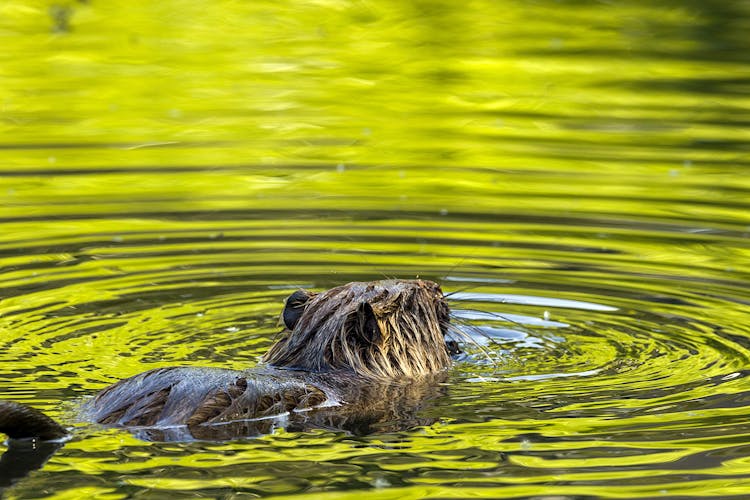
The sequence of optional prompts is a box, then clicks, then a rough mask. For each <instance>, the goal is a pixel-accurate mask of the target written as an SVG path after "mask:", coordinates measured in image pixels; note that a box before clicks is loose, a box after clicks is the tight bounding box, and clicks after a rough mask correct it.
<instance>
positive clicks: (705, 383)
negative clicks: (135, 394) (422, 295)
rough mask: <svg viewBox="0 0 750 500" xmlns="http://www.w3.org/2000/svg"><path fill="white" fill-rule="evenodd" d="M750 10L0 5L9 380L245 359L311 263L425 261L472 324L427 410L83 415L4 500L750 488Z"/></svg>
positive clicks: (340, 267)
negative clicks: (230, 426)
mask: <svg viewBox="0 0 750 500" xmlns="http://www.w3.org/2000/svg"><path fill="white" fill-rule="evenodd" d="M749 14H750V4H749V3H748V2H746V1H741V0H734V1H722V2H718V1H701V2H697V1H681V2H673V1H667V0H661V1H658V2H650V5H649V6H644V5H641V4H639V3H637V2H599V3H593V2H592V3H583V2H573V1H551V0H542V1H536V2H531V1H528V2H489V1H488V2H483V1H479V2H471V3H469V4H466V3H463V4H461V3H455V2H412V3H403V2H387V1H384V2H365V1H360V2H337V1H331V2H309V3H302V4H300V3H298V2H295V3H291V2H289V3H286V2H231V1H225V2H212V3H211V4H206V3H198V2H186V1H183V2H176V1H165V2H158V3H155V4H153V5H151V4H149V3H145V2H144V3H143V5H141V4H137V3H136V4H133V3H132V2H127V3H126V2H117V1H113V2H108V3H102V2H98V1H95V0H92V1H91V2H83V1H82V2H64V1H60V2H57V3H55V4H52V3H48V2H42V1H34V2H18V1H13V0H11V1H9V2H5V3H3V5H1V6H0V38H2V44H3V47H4V50H3V51H2V54H0V381H1V383H0V399H12V400H17V401H23V402H26V403H29V404H32V405H33V406H35V407H38V408H41V409H44V410H45V411H46V412H48V413H49V414H50V415H52V416H53V417H55V418H57V419H59V420H61V421H64V422H66V423H70V424H73V423H74V422H75V420H74V418H73V412H74V408H75V404H76V402H80V401H81V400H82V399H85V398H86V397H88V396H90V395H92V394H94V393H96V391H98V390H100V389H101V388H103V387H104V386H106V385H107V384H109V383H111V382H113V381H115V380H119V379H120V378H122V377H125V376H128V375H132V374H135V373H138V372H141V371H143V370H146V369H149V368H154V367H159V366H170V365H175V364H179V365H191V366H206V365H210V366H224V367H228V368H235V369H244V368H246V367H250V366H254V365H255V364H257V362H258V358H259V356H260V355H261V354H262V353H263V352H264V351H265V350H266V349H267V348H268V346H269V345H270V343H271V342H272V341H273V338H274V336H275V334H276V333H277V332H278V331H279V327H278V323H277V321H278V314H279V312H280V308H281V304H282V301H283V299H284V297H285V296H286V295H288V294H289V293H291V291H292V290H294V289H296V288H297V287H299V286H304V287H310V288H314V289H323V288H326V287H330V286H334V285H337V284H341V283H345V282H348V281H352V280H371V279H379V278H381V277H384V276H388V277H390V276H398V277H403V278H409V277H414V276H420V277H423V278H428V279H433V280H436V281H439V282H440V283H441V284H442V285H443V288H444V290H445V291H446V292H450V293H453V295H452V296H451V306H452V308H453V311H454V321H455V323H456V324H457V325H459V326H460V327H461V328H463V329H464V331H466V332H467V334H469V335H470V336H471V337H472V338H473V339H474V341H475V342H474V344H468V343H467V344H465V345H464V347H465V349H466V351H467V352H466V353H465V354H464V355H463V356H462V357H461V358H460V359H459V360H458V361H457V362H456V364H455V366H454V368H453V369H452V370H451V373H450V378H449V380H450V383H449V385H448V386H447V388H446V392H445V394H443V395H442V396H441V397H440V398H438V399H436V400H435V401H433V402H432V403H431V404H429V405H426V407H425V408H424V409H423V410H422V412H421V415H422V416H423V417H424V419H425V420H427V421H430V422H431V423H430V424H428V425H423V426H419V427H417V428H411V429H407V430H403V431H392V432H383V433H377V434H372V435H368V436H359V437H357V436H352V435H349V434H346V433H343V432H337V431H330V430H319V431H312V432H305V433H294V432H285V431H278V432H277V433H274V434H273V435H269V436H265V437H262V438H258V439H248V440H239V441H233V442H220V443H211V442H208V443H206V442H193V443H167V444H165V443H150V442H145V441H141V440H138V439H136V438H135V437H133V436H132V435H130V434H128V433H126V432H122V431H116V430H104V429H101V428H96V427H91V426H87V425H84V424H80V423H76V424H75V425H76V431H75V437H74V439H73V440H72V441H70V442H68V443H67V444H66V445H65V446H64V447H63V448H62V449H60V450H59V451H58V452H57V453H56V454H55V455H54V456H53V457H52V458H51V459H50V460H49V462H47V464H46V465H45V466H44V467H43V468H42V469H41V470H39V471H37V472H35V473H33V474H32V475H31V476H29V477H27V478H25V479H23V480H21V481H20V482H19V483H18V484H17V485H15V486H14V487H13V488H12V489H9V490H7V491H6V495H7V497H8V498H60V499H63V498H82V497H90V498H107V499H114V498H131V497H136V498H164V497H165V496H170V497H172V498H185V497H205V498H249V497H255V496H262V497H270V496H273V497H276V498H283V497H291V496H299V495H300V494H302V493H307V494H308V495H310V496H311V497H314V498H324V499H338V498H349V497H355V496H361V495H363V494H364V495H367V496H368V497H371V498H378V499H385V498H465V497H485V498H566V499H567V498H570V499H572V498H594V497H600V498H684V497H714V498H732V497H737V498H745V497H747V495H749V494H750V462H749V461H748V458H747V457H748V454H749V453H750V448H748V444H747V443H748V440H749V438H750V424H748V415H749V414H750V383H749V382H748V380H747V375H748V371H747V367H748V358H749V357H750V350H749V349H750V326H748V325H750V321H748V319H750V313H749V312H748V311H750V308H749V307H748V306H749V305H750V287H748V283H750V264H748V262H750V259H749V257H750V215H749V214H750V203H749V202H748V201H747V200H749V199H750V180H749V179H750V177H748V176H747V175H746V171H747V169H748V167H750V161H749V158H750V156H749V152H750V147H749V146H748V144H750V132H748V130H750V128H749V127H748V124H750V97H749V96H750V78H748V75H749V74H750V72H748V71H749V69H748V68H749V67H748V63H749V62H750V56H749V55H748V54H750V50H748V45H750V44H748V38H747V33H749V32H750V15H749ZM4 449H5V448H4V446H0V451H3V450H4Z"/></svg>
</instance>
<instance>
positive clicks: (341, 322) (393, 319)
mask: <svg viewBox="0 0 750 500" xmlns="http://www.w3.org/2000/svg"><path fill="white" fill-rule="evenodd" d="M282 320H283V323H284V326H285V330H284V331H283V333H282V335H281V338H280V339H279V340H278V341H277V342H276V343H275V344H274V345H272V346H271V348H270V349H269V351H268V352H267V353H266V354H265V356H264V357H263V360H264V363H263V364H262V365H260V366H259V367H257V368H254V369H252V370H247V371H236V370H227V369H211V368H188V367H173V368H159V369H155V370H150V371H147V372H144V373H141V374H139V375H135V376H133V377H130V378H127V379H124V380H121V381H120V382H117V383H115V384H113V385H111V386H109V387H107V388H105V389H104V390H103V391H102V392H100V393H99V394H98V395H97V396H95V397H94V398H93V399H92V400H90V401H89V402H88V403H86V404H85V405H84V408H83V415H84V417H85V418H86V419H88V420H91V421H94V422H97V423H100V424H104V425H108V426H119V427H126V428H130V429H134V430H135V432H137V433H138V434H139V435H140V436H141V437H143V438H146V439H154V440H185V439H229V438H233V437H242V436H251V435H257V434H263V433H267V432H269V431H270V430H272V429H273V427H275V426H279V425H283V426H285V427H287V428H291V429H303V428H308V427H327V428H339V429H346V430H350V431H352V432H355V433H358V434H359V433H367V432H370V431H372V430H373V427H375V428H377V427H378V425H380V428H381V429H389V428H391V427H389V426H390V425H391V424H392V423H394V422H400V423H401V424H405V425H417V424H421V423H426V422H424V421H422V420H420V419H419V418H418V417H416V416H415V415H416V410H417V409H418V408H419V407H420V404H421V402H422V401H424V400H425V399H426V398H430V397H433V396H435V395H437V394H438V393H439V382H440V381H441V380H442V379H443V377H444V374H445V369H446V368H447V367H448V366H449V365H450V363H451V351H452V349H454V347H453V346H454V345H455V344H453V343H448V342H446V339H445V336H446V334H447V331H448V328H449V308H448V304H447V302H446V300H445V297H444V295H443V292H442V290H441V289H440V286H439V285H437V284H436V283H434V282H431V281H426V280H387V281H377V282H354V283H349V284H347V285H343V286H339V287H336V288H332V289H330V290H328V291H325V292H322V293H312V292H309V291H306V290H298V291H296V292H294V293H293V294H292V295H291V296H289V298H287V300H286V304H285V307H284V310H283V312H282ZM19 408H20V409H22V410H24V411H19ZM26 410H27V409H26V408H25V407H21V406H19V405H17V404H13V403H3V402H0V432H3V433H6V434H8V435H9V436H10V437H13V438H17V437H40V436H41V437H44V436H45V435H47V436H52V437H57V436H56V435H58V434H60V432H59V431H60V428H59V426H58V425H57V424H56V423H54V422H53V421H51V420H49V419H46V417H44V416H43V415H42V414H41V413H38V412H30V411H26ZM53 427H54V428H53ZM45 433H46V434H45Z"/></svg>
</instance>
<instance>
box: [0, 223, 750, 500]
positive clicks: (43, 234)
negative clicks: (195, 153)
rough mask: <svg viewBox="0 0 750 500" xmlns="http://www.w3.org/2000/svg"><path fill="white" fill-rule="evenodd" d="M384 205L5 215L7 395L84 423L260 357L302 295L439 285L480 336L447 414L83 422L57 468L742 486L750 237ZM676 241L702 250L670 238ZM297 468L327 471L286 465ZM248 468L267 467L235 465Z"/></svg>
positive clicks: (224, 482) (260, 478) (416, 481)
mask: <svg viewBox="0 0 750 500" xmlns="http://www.w3.org/2000/svg"><path fill="white" fill-rule="evenodd" d="M373 215H374V214H373V213H372V212H369V213H367V214H366V216H365V215H362V216H358V215H357V214H356V213H354V214H351V215H350V216H349V217H345V218H341V217H339V218H336V217H329V218H327V219H324V220H323V219H321V220H318V221H315V222H314V223H313V222H311V221H309V220H294V219H293V218H291V217H290V218H279V219H265V220H256V219H253V218H252V217H248V218H247V220H237V219H235V218H231V219H229V218H227V219H221V217H220V214H217V216H213V217H211V218H210V220H191V219H185V220H183V218H181V217H179V216H178V215H177V214H175V215H173V216H171V217H169V218H163V217H162V218H159V219H146V218H141V219H119V220H118V219H87V220H85V222H84V221H76V220H74V219H71V220H66V221H64V222H63V223H62V227H63V230H61V223H60V222H58V221H55V222H50V223H37V224H36V225H35V228H34V232H33V234H31V233H29V234H27V233H24V232H23V231H22V228H23V227H24V226H23V224H22V223H20V222H8V223H5V224H4V226H5V228H6V229H7V231H5V232H4V233H3V236H2V238H1V239H0V249H1V251H2V252H3V255H4V257H3V261H2V264H3V273H2V281H1V282H0V286H1V287H2V297H3V299H2V303H1V304H0V305H1V306H2V319H3V324H2V325H3V326H2V336H1V337H0V338H1V339H2V349H0V362H1V364H0V366H1V367H2V368H0V372H1V373H2V378H3V380H4V381H5V383H4V386H3V392H2V397H4V398H8V399H16V400H26V401H29V402H31V403H33V404H35V405H36V406H40V407H43V408H47V409H48V410H49V411H50V412H51V413H52V414H53V415H55V416H58V417H59V418H71V414H70V413H60V409H61V408H63V407H70V404H71V402H75V401H77V400H78V401H80V399H81V398H85V397H87V396H89V395H91V394H93V393H95V392H96V391H97V390H99V389H101V388H102V387H104V386H105V385H106V384H108V383H111V382H112V381H114V380H118V379H120V378H122V377H124V376H128V375H131V374H134V373H137V372H140V371H143V370H146V369H149V368H152V367H157V366H167V365H173V364H192V365H198V366H205V365H214V366H225V367H232V368H238V369H242V368H246V367H251V366H254V365H255V364H256V363H257V360H258V357H259V356H260V355H261V354H262V353H263V352H264V350H265V349H266V348H267V347H268V345H269V344H270V343H271V342H272V340H273V337H274V335H275V333H276V332H277V331H279V326H278V314H279V311H280V308H281V304H282V302H283V299H284V298H285V297H286V296H287V295H288V294H289V293H291V291H293V290H294V289H296V288H298V287H308V288H314V289H321V288H326V287H329V286H332V285H335V284H339V283H343V282H347V281H352V280H370V279H378V278H380V277H387V276H400V277H414V276H417V275H418V276H420V277H424V278H429V279H434V280H437V281H439V282H441V283H442V285H443V288H444V291H445V292H446V294H447V296H448V298H449V301H450V304H451V308H452V321H453V324H454V327H453V329H452V331H451V335H452V337H454V338H455V339H456V340H458V341H459V342H460V343H461V345H462V348H463V350H464V353H463V354H461V355H460V356H459V357H458V358H457V359H456V362H455V367H454V368H453V369H452V371H451V378H450V383H449V386H448V387H447V391H446V393H445V395H444V396H443V397H442V398H441V399H440V400H438V401H434V402H433V403H431V404H430V405H429V406H427V407H426V408H425V409H424V410H423V413H424V414H425V415H429V416H432V417H434V422H435V423H434V424H433V425H432V426H430V427H429V428H422V429H418V430H416V431H405V432H403V433H395V434H388V435H374V436H371V437H365V438H358V439H352V438H350V437H348V436H346V435H345V434H341V433H336V432H324V431H321V432H318V433H308V434H303V435H294V436H287V435H284V434H279V435H275V436H269V437H267V438H262V439H259V440H257V441H252V442H247V443H236V444H221V445H218V444H214V445H211V444H207V445H201V446H200V447H196V446H195V445H190V444H185V445H179V444H178V445H162V444H149V443H143V442H140V441H137V440H130V439H127V440H126V441H125V442H122V440H123V439H124V436H123V435H122V432H113V431H102V430H97V429H91V428H88V427H84V428H82V430H81V431H80V432H83V433H84V435H85V436H86V437H85V438H83V439H82V440H80V441H77V442H76V443H74V444H71V445H68V446H66V447H65V448H64V449H63V450H61V451H60V452H59V453H58V455H56V456H55V458H53V459H52V460H53V463H56V464H58V465H57V468H58V469H59V468H60V467H61V466H62V465H63V464H66V465H65V466H64V467H62V470H60V471H59V472H54V471H55V470H56V468H55V467H54V466H50V467H48V470H47V469H45V470H46V472H45V474H47V475H48V476H45V477H49V480H50V481H52V480H56V479H53V478H54V477H57V476H58V475H62V476H63V477H67V478H68V480H71V481H74V482H75V483H76V484H77V485H78V486H76V488H85V487H86V486H85V485H86V484H90V485H91V484H92V483H90V481H91V480H92V479H93V478H88V473H87V472H86V470H89V469H90V466H87V465H85V464H92V463H95V464H96V466H95V467H94V469H91V470H95V471H96V472H95V474H96V475H97V476H102V475H103V476H104V477H108V478H113V477H114V475H116V474H120V473H121V472H118V471H122V470H127V471H128V472H127V475H128V476H127V477H128V478H127V479H126V480H125V484H128V485H129V486H128V488H135V489H136V490H138V489H143V488H147V489H148V488H156V489H159V490H165V489H166V490H175V491H182V490H185V491H189V490H192V489H193V488H199V489H201V490H205V491H212V490H211V488H217V489H216V491H217V492H221V491H227V489H228V488H229V489H232V488H236V487H238V486H237V485H238V484H242V485H244V486H242V488H246V489H247V490H248V491H252V492H255V493H258V494H264V492H265V493H266V494H268V493H269V492H270V491H271V490H273V491H276V490H275V488H278V491H279V492H287V493H290V494H291V493H293V492H295V491H309V490H311V489H312V490H314V489H315V488H317V486H315V485H316V484H319V483H320V484H322V483H325V484H336V483H337V482H338V481H343V482H349V481H354V482H363V481H364V482H365V483H367V484H375V485H377V484H380V485H384V486H386V485H387V486H388V488H389V491H390V489H391V488H395V489H394V490H393V492H398V491H401V490H399V488H410V487H424V488H428V490H429V489H431V488H439V489H441V490H445V491H449V492H450V495H455V496H461V495H463V494H468V492H469V491H472V492H474V494H478V495H480V496H490V497H492V496H502V495H506V496H512V495H522V494H526V493H528V491H531V490H530V488H531V489H534V488H546V487H549V488H552V489H554V490H555V491H559V492H560V493H562V494H566V495H579V494H591V492H607V494H608V495H614V496H621V497H636V496H639V495H645V496H650V495H653V494H658V492H660V491H662V490H664V491H669V492H672V493H670V494H679V493H674V492H675V491H676V492H679V491H680V490H681V489H684V488H688V486H687V485H688V484H692V485H694V484H699V485H700V487H701V488H705V489H706V490H711V489H713V488H723V487H725V486H726V484H729V483H731V484H744V482H745V477H746V469H747V467H746V465H745V463H746V462H745V458H744V457H745V454H746V451H747V450H746V446H745V445H744V443H745V442H746V438H747V436H748V433H750V424H748V423H747V418H746V416H747V414H748V411H749V410H750V384H749V383H748V380H747V377H746V375H747V373H748V372H747V366H748V364H749V363H748V360H749V357H750V351H748V346H749V345H750V330H748V326H747V321H743V320H742V318H743V317H746V315H747V312H746V310H745V309H746V304H747V303H748V302H750V300H749V299H750V297H749V296H748V295H750V293H749V292H748V289H747V287H746V286H745V283H746V282H744V281H743V279H744V276H745V275H746V272H747V269H746V268H744V267H741V266H739V265H738V263H737V261H734V260H732V269H731V270H730V269H729V267H730V266H729V265H730V262H729V260H730V259H733V254H734V253H735V252H746V251H747V249H748V244H747V242H748V241H750V240H748V239H746V238H745V237H744V234H743V235H739V234H732V233H731V232H726V231H725V232H724V233H723V234H722V235H720V236H717V234H715V233H714V234H711V233H708V234H707V233H703V232H698V233H696V232H692V231H690V227H689V226H682V225H677V224H673V225H671V226H670V225H664V226H663V228H664V229H663V230H662V231H658V230H656V229H655V228H654V227H653V225H652V224H651V223H650V222H649V221H648V220H645V221H643V222H642V223H641V222H638V221H631V224H630V227H629V228H628V229H624V228H622V227H621V223H620V222H618V223H617V229H616V231H615V228H612V227H607V226H606V224H604V223H602V222H601V221H594V220H590V221H585V220H581V219H579V220H577V221H576V224H575V225H572V226H565V225H562V224H560V221H559V219H555V218H551V219H549V220H545V219H543V218H539V219H537V220H536V222H535V224H534V225H533V227H529V226H528V225H517V224H514V223H509V222H508V221H507V220H497V221H492V220H489V219H488V218H487V217H484V216H483V215H482V214H460V215H451V214H444V215H438V216H436V217H434V218H433V219H431V220H428V221H426V222H425V223H424V224H422V225H420V226H417V225H415V224H414V223H413V219H411V218H405V219H398V218H396V217H395V216H394V214H387V213H381V214H379V216H373ZM483 219H484V222H479V221H482V220H483ZM592 225H596V226H597V229H596V232H597V234H599V237H598V238H597V239H596V245H593V244H592V238H591V234H592V230H591V228H590V226H592ZM639 225H643V226H644V229H641V228H640V227H639ZM418 227H419V228H420V229H417V228H418ZM581 227H587V229H586V230H583V229H580V228H581ZM107 228H117V230H112V229H107ZM667 229H668V230H667ZM415 231H417V232H416V233H415ZM563 232H564V233H566V234H567V237H566V238H565V240H564V241H561V240H560V238H559V234H561V233H563ZM604 233H609V234H608V235H607V236H603V235H604ZM489 235H493V236H494V237H489ZM678 237H679V238H684V239H685V241H687V240H689V241H690V246H679V247H675V246H673V245H669V244H667V242H669V241H670V240H673V239H674V238H678ZM717 238H718V239H720V240H721V242H722V248H723V249H724V250H725V252H723V254H722V253H715V254H711V258H710V260H709V259H707V260H706V261H705V262H704V263H703V265H702V266H696V265H695V263H694V259H684V260H683V261H685V262H688V261H689V265H686V264H680V262H681V259H678V258H677V257H678V255H679V257H680V258H684V257H689V256H690V255H693V256H695V255H697V254H698V250H697V249H699V248H703V249H704V251H705V249H706V248H709V247H711V246H712V245H715V244H716V241H717ZM728 244H732V245H734V251H730V246H729V245H728ZM645 249H655V250H654V251H653V252H652V253H650V252H649V251H646V250H645ZM672 249H673V250H674V251H675V252H676V253H675V254H673V255H666V254H665V252H667V251H672ZM706 255H708V254H706ZM724 259H726V261H723V260H724ZM333 269H335V270H336V272H335V273H331V272H330V271H331V270H333ZM62 402H67V404H64V405H63V404H61V403H62ZM115 443H120V444H115ZM363 446H364V447H363ZM290 447H291V448H290ZM112 449H119V450H120V451H119V452H118V455H116V456H114V457H113V456H112V455H110V454H109V452H108V451H106V450H112ZM229 450H231V454H230V455H228V456H227V455H225V454H226V453H228V452H229ZM292 450H299V453H302V455H300V454H298V453H295V452H293V451H292ZM377 450H379V451H377ZM144 453H145V454H146V455H144ZM175 453H176V455H175ZM139 456H148V457H149V458H146V459H145V460H142V459H136V457H139ZM170 456H171V457H173V458H171V459H170V458H168V457H170ZM229 456H231V457H234V458H232V459H229ZM117 457H121V458H117ZM175 457H181V458H179V459H177V458H175ZM176 459H177V460H178V462H179V461H183V460H184V461H185V462H184V463H182V465H175V466H174V467H173V469H172V470H171V471H170V473H167V474H165V473H164V470H163V468H162V467H161V466H160V465H159V464H160V463H162V460H176ZM310 460H312V461H313V462H315V463H321V464H324V465H320V466H319V467H313V466H312V465H311V464H312V463H313V462H310ZM274 463H277V464H279V465H272V464H274ZM282 464H285V465H283V467H285V468H286V469H284V470H288V471H295V472H294V476H295V477H298V478H302V477H304V478H306V479H305V480H285V479H282V478H281V477H279V474H278V472H275V471H276V467H282ZM344 464H346V465H344ZM248 467H252V468H253V470H254V471H256V472H254V473H253V475H252V477H250V478H247V479H243V480H239V479H237V478H238V477H239V476H241V475H242V474H243V473H244V472H242V471H246V470H247V468H248ZM373 467H374V469H373ZM367 470H370V471H376V472H365V471H367ZM66 471H67V472H66ZM191 471H193V472H194V473H196V474H197V473H198V472H199V471H200V474H201V477H202V478H203V479H200V480H199V479H197V478H194V477H193V472H191ZM81 474H82V475H81ZM303 474H306V475H303ZM72 477H75V479H72ZM316 477H317V478H318V479H314V478H316ZM324 478H327V479H324ZM300 481H301V482H300ZM321 482H322V483H321ZM552 484H555V485H556V486H554V487H553V486H551V485H552ZM210 485H214V486H210ZM271 485H273V486H271ZM91 487H93V486H91ZM206 488H208V489H206ZM269 488H270V490H269ZM21 491H23V490H21ZM403 491H406V490H403ZM425 491H427V490H425ZM550 491H551V490H550ZM524 492H526V493H524ZM584 492H585V493H584ZM602 494H603V493H602Z"/></svg>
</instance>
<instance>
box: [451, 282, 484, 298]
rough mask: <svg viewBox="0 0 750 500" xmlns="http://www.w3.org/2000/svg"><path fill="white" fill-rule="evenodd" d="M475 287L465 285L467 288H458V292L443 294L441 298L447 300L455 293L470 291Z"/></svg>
mask: <svg viewBox="0 0 750 500" xmlns="http://www.w3.org/2000/svg"><path fill="white" fill-rule="evenodd" d="M476 287H477V286H476V285H467V286H465V287H463V288H459V289H458V290H453V291H452V292H448V293H445V294H443V297H445V298H446V299H447V298H449V297H452V296H453V295H455V294H457V293H463V292H465V291H467V290H472V289H474V288H476Z"/></svg>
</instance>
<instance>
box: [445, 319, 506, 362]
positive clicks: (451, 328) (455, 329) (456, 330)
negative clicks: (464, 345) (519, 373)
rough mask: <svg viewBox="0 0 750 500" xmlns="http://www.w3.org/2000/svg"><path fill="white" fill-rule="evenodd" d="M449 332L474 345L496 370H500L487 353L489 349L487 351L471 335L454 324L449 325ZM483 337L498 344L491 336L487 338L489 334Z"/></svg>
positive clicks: (470, 326)
mask: <svg viewBox="0 0 750 500" xmlns="http://www.w3.org/2000/svg"><path fill="white" fill-rule="evenodd" d="M465 326H468V327H469V328H474V327H473V326H472V325H465ZM448 332H449V333H457V334H458V336H459V337H461V338H462V339H464V340H466V341H467V342H469V343H471V344H472V345H474V346H475V347H476V348H477V349H479V350H480V351H481V352H482V354H484V357H485V358H487V361H489V362H490V363H491V364H492V366H494V367H495V368H498V366H499V365H498V364H497V362H496V361H495V360H494V359H493V358H492V356H491V355H490V353H489V351H487V349H485V348H484V347H483V346H482V345H481V344H479V342H477V341H476V339H474V338H473V337H472V336H471V335H469V334H468V333H466V332H465V331H463V330H462V329H460V328H459V327H458V326H456V325H453V324H449V325H448ZM480 333H482V332H481V331H480ZM483 335H485V337H486V338H487V339H488V340H489V341H491V342H493V343H496V342H494V340H493V339H491V338H490V337H489V336H487V334H483Z"/></svg>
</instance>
